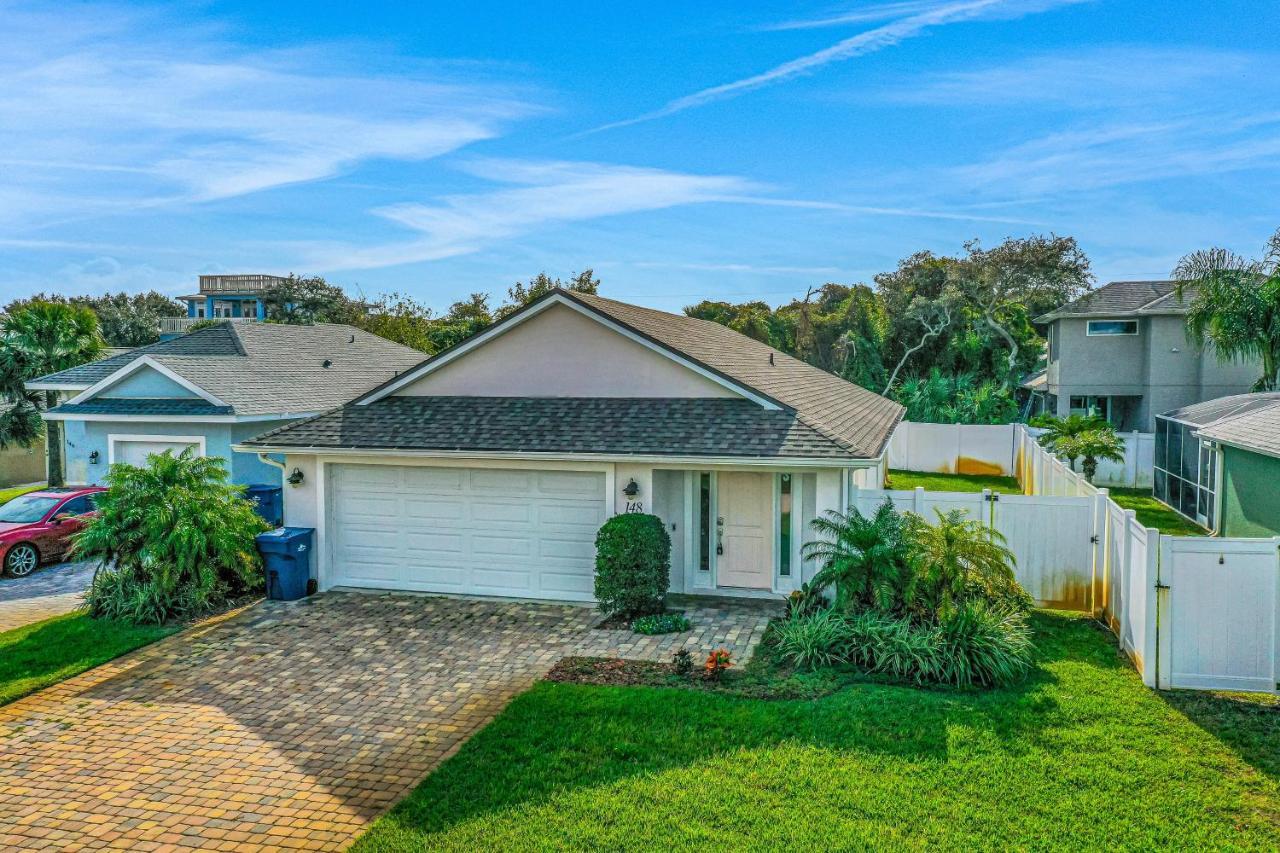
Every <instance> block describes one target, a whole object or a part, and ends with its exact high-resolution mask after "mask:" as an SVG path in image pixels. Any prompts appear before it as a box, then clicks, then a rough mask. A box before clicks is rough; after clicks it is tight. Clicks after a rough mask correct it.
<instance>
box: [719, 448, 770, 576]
mask: <svg viewBox="0 0 1280 853" xmlns="http://www.w3.org/2000/svg"><path fill="white" fill-rule="evenodd" d="M716 479H717V481H718V484H719V488H718V492H719V494H718V501H717V509H718V516H719V517H718V518H717V527H718V530H717V534H718V536H719V551H718V556H717V557H716V585H717V586H727V587H736V588H741V589H772V588H773V550H774V549H773V527H774V525H773V475H772V474H764V473H756V472H745V471H721V472H720V473H719V474H718V475H717V478H716Z"/></svg>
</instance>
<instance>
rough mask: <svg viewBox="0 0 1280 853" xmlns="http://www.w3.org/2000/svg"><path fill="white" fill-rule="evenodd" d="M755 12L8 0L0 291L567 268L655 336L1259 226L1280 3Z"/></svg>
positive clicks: (1260, 233) (433, 296)
mask: <svg viewBox="0 0 1280 853" xmlns="http://www.w3.org/2000/svg"><path fill="white" fill-rule="evenodd" d="M698 6H709V7H711V8H707V9H699V8H697V7H698ZM691 7H692V8H691ZM780 7H782V4H762V3H750V2H741V3H736V4H689V3H649V4H644V5H643V6H640V5H638V4H632V5H631V6H630V7H629V8H623V7H622V4H601V3H577V2H557V3H542V2H533V0H526V2H522V3H494V2H486V1H485V0H473V2H470V3H465V4H446V3H430V4H405V3H381V2H377V0H366V2H364V3H362V4H358V5H357V4H350V5H345V4H344V8H341V9H339V8H337V4H333V8H330V7H327V6H325V5H324V4H320V5H317V4H315V3H313V2H309V3H301V2H287V1H286V0H277V2H272V3H262V2H252V3H250V2H208V3H200V4H176V3H171V4H165V5H163V6H162V5H143V4H134V5H98V4H94V5H84V4H78V3H59V4H48V5H41V4H31V3H8V2H4V0H0V80H2V82H0V115H3V116H4V120H3V121H2V122H0V297H3V298H4V299H5V300H7V299H9V298H12V297H14V296H18V295H23V294H27V293H31V292H33V291H36V290H53V291H58V292H62V293H67V294H73V293H100V292H104V291H107V290H120V289H126V290H138V289H147V288H156V289H159V290H162V291H166V292H170V293H174V294H178V293H184V292H190V291H191V289H192V286H193V284H194V280H195V276H196V275H197V274H199V273H209V272H257V271H263V272H278V273H287V272H291V271H292V272H298V273H317V274H322V275H325V276H326V277H327V278H329V280H330V281H334V282H337V283H340V284H343V285H344V286H346V287H348V288H349V289H350V290H352V291H356V290H361V291H363V292H365V293H368V294H374V293H380V292H387V291H400V292H403V293H407V294H410V295H413V296H415V297H417V298H419V299H421V300H422V301H424V302H426V303H427V304H429V305H432V306H434V307H436V308H444V307H446V306H447V305H448V304H449V303H450V302H452V301H454V300H456V299H459V298H462V297H463V296H465V295H466V294H467V293H470V292H472V291H488V292H491V293H494V294H495V296H497V295H500V294H502V293H503V292H504V291H505V289H506V287H507V286H508V285H509V284H510V283H511V282H512V281H514V280H516V279H525V278H527V277H528V276H531V275H533V274H535V273H536V272H538V271H540V270H545V271H547V272H548V273H550V274H552V275H562V276H563V275H568V274H569V273H571V272H574V271H577V270H580V269H582V268H583V267H586V266H593V267H594V268H595V269H596V271H597V273H598V274H599V276H600V277H601V278H602V279H603V282H604V284H603V288H602V292H603V293H604V294H606V295H611V296H615V297H618V298H623V299H628V300H632V301H637V302H641V303H645V304H650V305H653V306H656V307H660V308H667V309H678V308H679V307H681V306H682V305H685V304H688V303H690V302H694V301H697V300H699V299H702V298H706V297H711V298H726V299H731V300H735V301H738V300H746V299H752V298H761V299H765V300H767V301H770V302H774V303H778V302H784V301H787V300H788V299H789V298H791V297H792V296H794V295H798V294H802V293H803V292H804V290H805V288H806V287H808V286H810V285H816V284H821V283H823V282H825V281H838V282H845V283H851V282H856V281H869V280H870V278H871V276H872V275H874V274H875V273H876V272H878V271H881V270H886V269H891V268H892V267H893V266H894V265H895V264H896V262H897V260H898V258H900V257H902V256H904V255H907V254H909V253H911V252H914V251H917V250H920V249H932V250H934V251H936V252H956V251H959V250H960V247H961V244H962V243H963V242H964V241H965V240H966V239H970V238H974V237H977V238H980V239H981V240H982V241H984V242H985V243H994V242H998V241H999V240H1001V239H1003V238H1004V237H1006V236H1010V235H1025V234H1029V233H1035V232H1049V231H1053V232H1057V233H1059V234H1071V235H1074V236H1076V237H1077V238H1078V239H1079V240H1080V241H1081V243H1082V245H1083V246H1084V248H1085V250H1086V251H1087V252H1088V253H1089V255H1090V257H1091V258H1092V259H1093V262H1094V269H1095V272H1096V274H1097V276H1098V279H1099V281H1100V282H1105V281H1107V280H1110V279H1116V278H1158V277H1164V276H1166V275H1167V274H1168V273H1169V271H1170V269H1171V268H1172V267H1173V265H1174V263H1175V262H1176V261H1177V259H1178V258H1179V257H1180V256H1181V255H1182V254H1184V253H1186V252H1188V251H1191V250H1193V249H1197V248H1203V247H1207V246H1211V245H1221V246H1226V247H1228V248H1232V249H1235V250H1238V251H1241V252H1244V253H1247V254H1250V255H1255V254H1257V253H1259V252H1260V251H1261V249H1262V245H1263V242H1264V240H1265V238H1266V237H1267V236H1268V235H1269V234H1270V233H1272V232H1273V231H1274V230H1275V229H1276V228H1277V227H1280V75H1277V74H1276V73H1275V70H1274V69H1275V68H1276V67H1277V56H1278V54H1280V48H1278V47H1277V46H1276V41H1275V38H1274V34H1275V33H1276V32H1277V31H1280V4H1277V3H1273V2H1261V1H1260V0H1259V1H1258V2H1232V0H1226V2H1214V3H1204V2H1192V0H1166V2H1162V3H1160V4H1158V7H1157V6H1156V5H1155V4H1152V3H1150V2H1137V1H1136V0H1132V1H1131V0H886V2H847V3H826V2H818V3H794V4H791V5H790V6H789V7H786V8H780ZM1156 8H1158V10H1159V11H1158V13H1155V12H1153V9H1156Z"/></svg>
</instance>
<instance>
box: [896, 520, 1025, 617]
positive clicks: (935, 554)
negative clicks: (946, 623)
mask: <svg viewBox="0 0 1280 853" xmlns="http://www.w3.org/2000/svg"><path fill="white" fill-rule="evenodd" d="M934 512H935V513H936V514H937V520H936V523H934V524H930V523H929V522H928V521H926V520H925V519H924V518H923V517H921V516H919V515H916V514H915V513H908V516H907V529H908V534H909V538H910V539H911V542H912V550H911V563H912V567H913V568H914V570H915V576H916V602H915V603H916V604H917V605H918V608H919V611H920V612H921V613H923V614H924V615H925V616H926V618H928V619H929V620H930V621H934V620H936V619H937V618H938V614H940V613H942V612H944V611H948V610H954V609H955V608H956V607H957V606H958V605H960V604H962V603H964V602H967V601H970V600H973V599H982V600H985V601H988V602H990V603H992V604H995V605H999V606H1003V607H1007V608H1011V609H1026V608H1028V607H1029V606H1030V599H1029V598H1028V597H1027V593H1026V592H1025V591H1024V590H1023V589H1022V587H1021V586H1020V585H1019V584H1018V581H1017V580H1016V579H1015V577H1014V573H1013V569H1014V565H1015V561H1014V556H1013V552H1012V551H1010V550H1009V549H1008V547H1006V544H1005V538H1004V535H1003V534H1001V533H1000V531H998V530H995V529H992V528H990V527H987V526H986V525H984V524H982V523H981V522H979V521H974V520H972V519H967V518H965V514H964V511H963V510H951V511H950V512H943V511H942V510H934Z"/></svg>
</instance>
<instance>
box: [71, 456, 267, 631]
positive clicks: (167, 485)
mask: <svg viewBox="0 0 1280 853" xmlns="http://www.w3.org/2000/svg"><path fill="white" fill-rule="evenodd" d="M105 483H106V485H107V491H105V492H103V493H102V494H100V495H98V496H97V498H96V501H97V506H98V510H99V515H98V517H97V518H95V519H93V520H92V521H90V522H89V524H88V525H86V526H85V528H84V530H82V531H81V532H80V533H79V534H77V535H76V538H75V542H74V546H73V547H74V554H75V556H76V558H77V559H96V560H99V561H100V567H99V569H98V571H97V573H96V574H95V575H94V578H93V583H92V584H91V585H90V587H89V591H88V592H87V593H86V596H85V599H86V604H87V606H88V610H89V613H90V615H92V616H104V617H108V618H113V619H127V620H129V621H131V622H135V623H146V624H161V623H164V622H169V621H173V620H179V619H189V618H192V617H195V616H200V615H203V614H206V613H209V612H212V611H214V610H217V609H220V608H222V607H225V606H226V605H227V604H228V603H229V602H230V601H232V600H234V599H235V598H237V597H240V596H243V595H246V594H248V593H251V592H255V591H258V590H260V589H261V587H262V583H263V581H262V563H261V560H260V558H259V555H258V552H257V548H256V545H255V542H254V537H255V536H257V534H259V533H262V532H265V531H266V530H267V529H268V527H267V525H266V523H265V522H263V521H262V519H261V518H259V517H258V515H257V514H256V513H255V512H254V511H253V506H252V505H251V504H250V503H249V502H248V501H246V500H245V499H244V498H243V497H241V494H242V489H241V488H240V487H238V486H233V485H230V484H228V483H227V472H226V469H225V468H224V467H223V463H222V460H220V459H216V458H211V457H203V456H196V455H194V454H193V452H192V451H191V450H185V451H183V452H182V453H181V454H180V455H177V456H175V455H174V454H173V453H172V451H165V452H164V453H160V454H155V455H152V456H149V457H148V458H147V465H146V467H137V466H134V465H128V464H124V463H117V464H115V465H112V466H111V470H110V472H109V473H108V474H107V476H106V480H105Z"/></svg>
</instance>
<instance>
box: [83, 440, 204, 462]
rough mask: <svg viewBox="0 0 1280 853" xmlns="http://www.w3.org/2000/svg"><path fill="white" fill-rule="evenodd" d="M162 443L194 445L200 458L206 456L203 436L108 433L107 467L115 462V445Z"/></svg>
mask: <svg viewBox="0 0 1280 853" xmlns="http://www.w3.org/2000/svg"><path fill="white" fill-rule="evenodd" d="M130 441H133V442H152V441H154V442H162V443H164V444H194V445H195V446H196V452H197V453H199V454H200V455H201V456H208V453H206V452H205V449H206V448H205V440H204V436H203V435H129V434H119V433H109V434H108V435H107V465H109V466H110V465H114V464H115V462H116V444H117V443H125V442H130Z"/></svg>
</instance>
